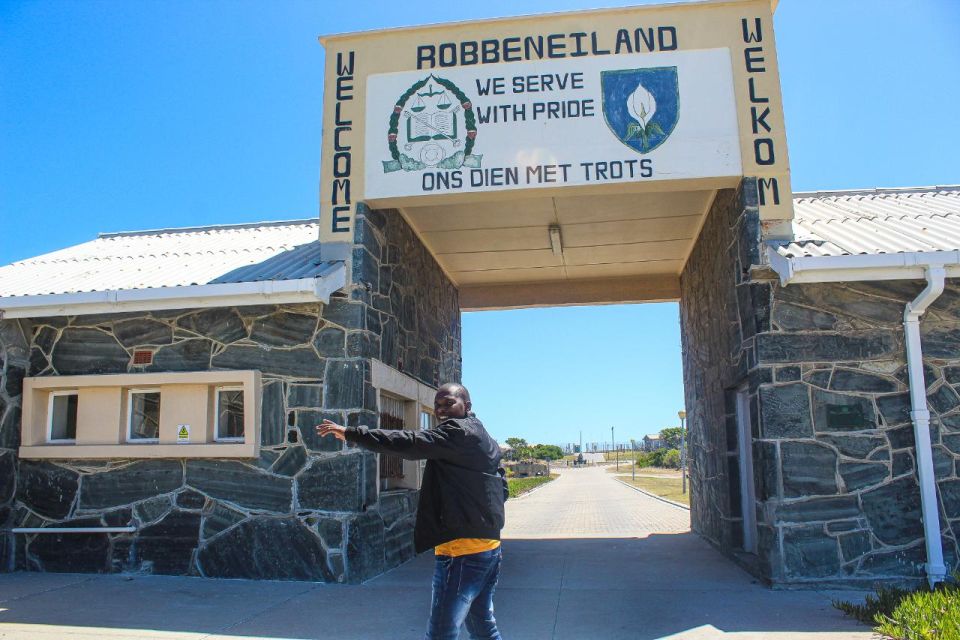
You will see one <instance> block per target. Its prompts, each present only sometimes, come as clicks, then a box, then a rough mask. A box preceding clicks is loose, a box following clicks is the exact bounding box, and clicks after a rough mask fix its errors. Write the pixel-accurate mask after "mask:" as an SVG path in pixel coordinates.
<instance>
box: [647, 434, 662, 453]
mask: <svg viewBox="0 0 960 640" xmlns="http://www.w3.org/2000/svg"><path fill="white" fill-rule="evenodd" d="M662 448H663V438H661V437H660V434H658V433H651V434H650V435H647V436H643V450H644V451H655V450H657V449H662Z"/></svg>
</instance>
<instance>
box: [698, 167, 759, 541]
mask: <svg viewBox="0 0 960 640" xmlns="http://www.w3.org/2000/svg"><path fill="white" fill-rule="evenodd" d="M750 184H751V183H746V185H747V186H749V185H750ZM742 186H743V185H742ZM748 192H750V189H749V188H744V189H743V190H740V191H733V190H725V191H720V192H718V193H717V196H716V198H715V199H714V203H713V205H712V208H711V210H710V212H709V213H708V215H707V219H706V221H705V223H704V227H703V229H702V230H701V232H700V238H699V240H698V241H697V243H696V245H695V246H694V249H693V251H692V252H691V254H690V257H689V259H688V260H687V265H686V267H685V268H684V271H683V273H682V274H681V277H680V290H681V297H680V327H681V338H682V351H683V386H684V396H685V405H686V410H687V428H688V430H689V438H688V440H687V442H688V452H689V456H690V474H691V476H690V485H691V490H690V496H691V504H690V517H691V523H692V526H693V529H694V531H696V532H697V533H699V534H700V535H702V536H703V537H704V538H706V539H707V540H709V541H710V542H711V543H713V544H714V545H716V546H717V547H719V548H720V549H722V550H724V551H732V550H733V549H735V548H737V547H739V546H740V545H741V544H742V535H741V528H740V512H739V508H740V505H739V493H738V489H737V487H738V485H737V483H738V482H739V472H738V470H737V458H736V434H737V430H736V416H735V410H734V406H735V405H734V399H735V390H736V388H737V386H739V385H740V384H742V383H743V382H744V381H745V380H747V374H748V371H749V370H750V368H751V365H753V364H754V363H752V362H750V357H751V354H752V350H751V344H752V340H753V336H754V335H755V334H756V333H757V331H758V330H762V329H764V327H763V326H759V327H758V326H757V325H762V322H763V318H762V312H759V311H755V310H754V306H755V305H754V298H756V297H758V291H757V290H756V286H755V285H754V284H753V283H752V282H751V280H750V278H749V266H750V265H751V264H754V263H756V262H758V257H759V222H758V213H757V208H756V204H755V203H751V202H749V200H748V199H747V197H746V196H745V194H746V193H748ZM763 286H764V287H766V286H767V285H763ZM759 297H762V295H761V296H759Z"/></svg>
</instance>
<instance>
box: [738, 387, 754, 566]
mask: <svg viewBox="0 0 960 640" xmlns="http://www.w3.org/2000/svg"><path fill="white" fill-rule="evenodd" d="M737 433H738V438H737V457H738V458H739V463H740V505H741V511H742V512H743V550H744V551H746V552H748V553H756V551H757V507H756V499H755V494H754V485H753V431H752V429H751V425H750V395H749V394H748V393H747V387H746V385H744V386H742V387H740V388H739V389H738V390H737Z"/></svg>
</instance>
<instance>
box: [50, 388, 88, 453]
mask: <svg viewBox="0 0 960 640" xmlns="http://www.w3.org/2000/svg"><path fill="white" fill-rule="evenodd" d="M58 396H76V397H77V410H78V412H79V409H80V390H79V389H62V390H58V391H51V392H50V395H49V399H48V400H47V434H46V435H47V440H46V441H47V443H49V444H76V443H77V425H76V424H74V425H73V437H72V438H57V439H54V437H53V403H54V398H56V397H58ZM76 422H78V420H75V423H76Z"/></svg>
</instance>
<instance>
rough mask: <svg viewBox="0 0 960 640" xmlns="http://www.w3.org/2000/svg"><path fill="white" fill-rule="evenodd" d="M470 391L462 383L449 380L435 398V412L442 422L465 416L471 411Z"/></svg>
mask: <svg viewBox="0 0 960 640" xmlns="http://www.w3.org/2000/svg"><path fill="white" fill-rule="evenodd" d="M472 406H473V405H472V404H471V403H470V392H469V391H467V388H466V387H465V386H463V385H462V384H456V383H454V382H449V383H447V384H445V385H443V386H442V387H440V388H439V389H437V395H436V396H434V398H433V413H434V415H435V416H436V417H437V420H440V421H441V422H442V421H443V420H446V419H447V418H465V417H467V412H469V411H470V407H472Z"/></svg>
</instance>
